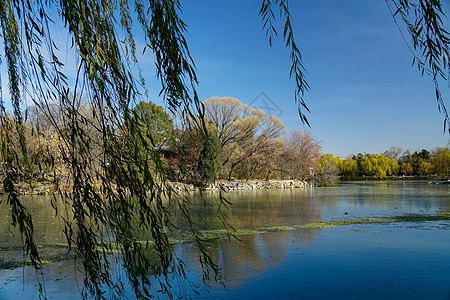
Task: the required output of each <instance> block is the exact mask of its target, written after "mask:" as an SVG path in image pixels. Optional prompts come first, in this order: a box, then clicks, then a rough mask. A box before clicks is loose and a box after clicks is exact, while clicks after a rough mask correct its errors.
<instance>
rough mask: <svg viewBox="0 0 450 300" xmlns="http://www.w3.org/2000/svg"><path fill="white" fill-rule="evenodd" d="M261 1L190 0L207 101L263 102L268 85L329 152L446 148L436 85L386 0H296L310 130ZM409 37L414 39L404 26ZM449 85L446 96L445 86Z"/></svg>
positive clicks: (285, 54) (297, 125)
mask: <svg viewBox="0 0 450 300" xmlns="http://www.w3.org/2000/svg"><path fill="white" fill-rule="evenodd" d="M260 3H261V1H259V0H258V1H257V0H252V1H238V0H232V1H209V0H201V1H200V0H198V1H187V2H184V5H183V11H184V14H183V18H184V21H185V22H186V23H187V24H188V31H189V34H188V42H189V45H190V50H191V53H192V56H193V58H194V60H195V62H196V66H197V71H198V76H199V79H200V86H199V89H198V91H199V95H200V97H201V99H207V98H210V97H213V96H219V97H220V96H229V97H235V98H237V99H239V100H240V101H241V102H243V103H246V104H255V103H257V104H258V105H257V106H260V107H261V106H263V105H261V103H262V102H261V101H260V100H261V96H260V97H259V98H258V96H259V95H260V93H261V92H263V93H264V94H263V96H262V98H264V99H265V97H267V98H269V99H270V101H267V100H266V104H267V103H269V104H270V103H271V102H273V103H275V107H272V108H274V110H272V112H276V116H277V117H278V118H279V119H280V120H281V121H282V122H283V123H284V124H285V125H286V128H287V130H292V129H302V130H303V129H306V130H310V131H311V132H312V133H313V134H314V135H315V136H316V137H317V138H318V139H320V140H322V146H323V151H324V152H330V153H333V154H335V155H339V156H347V155H350V154H353V153H354V154H356V153H358V152H361V153H382V152H383V151H385V150H386V149H388V148H389V147H391V146H398V147H401V148H403V149H410V150H412V151H416V150H419V151H420V150H421V149H428V150H431V149H433V148H435V147H437V146H446V144H447V142H448V139H449V134H448V133H445V134H444V131H443V116H442V115H441V114H440V113H439V111H438V109H437V104H436V99H435V93H434V86H433V83H432V82H431V79H430V78H429V77H427V76H425V77H422V76H421V75H420V73H419V72H418V70H417V67H412V54H411V52H410V51H409V50H408V47H407V45H406V43H405V41H404V40H403V38H402V35H401V34H400V31H399V30H398V28H397V27H396V24H395V22H394V21H393V18H392V16H391V13H390V12H389V9H388V7H387V5H386V2H385V1H384V0H354V1H353V0H351V1H348V0H346V1H335V0H321V1H290V2H289V8H290V9H291V13H292V19H293V27H294V34H295V39H296V41H297V44H298V45H299V48H300V51H301V52H302V54H303V60H304V64H305V67H306V70H307V75H306V79H307V81H308V83H309V85H310V87H311V89H310V91H309V92H307V94H306V95H305V99H306V103H307V104H308V106H309V108H310V110H311V113H310V114H308V115H307V116H308V119H309V121H310V124H311V128H307V127H305V126H304V125H303V124H302V123H301V121H300V119H299V117H298V112H297V106H296V104H295V102H294V90H295V84H294V82H293V80H290V79H289V68H290V60H289V50H288V49H286V48H285V47H284V43H283V41H282V39H281V38H278V39H276V40H275V41H274V42H273V47H269V45H268V41H267V39H266V38H265V32H264V31H262V22H261V17H260V16H258V11H259V8H260ZM447 8H448V7H447ZM279 25H280V26H279V27H278V31H279V33H280V34H281V33H282V26H281V25H282V24H279ZM405 37H406V38H407V40H408V41H409V39H408V36H407V32H405ZM442 92H443V95H444V98H445V100H446V103H449V100H448V98H449V97H450V93H449V89H448V86H447V85H446V84H445V85H444V86H443V87H442ZM264 95H266V96H264ZM255 99H256V100H255ZM267 106H270V105H267ZM277 108H279V109H280V110H281V112H280V111H279V110H277ZM266 112H267V111H266Z"/></svg>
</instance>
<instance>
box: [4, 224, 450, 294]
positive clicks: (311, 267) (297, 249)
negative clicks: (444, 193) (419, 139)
mask: <svg viewBox="0 0 450 300" xmlns="http://www.w3.org/2000/svg"><path fill="white" fill-rule="evenodd" d="M449 229H450V224H449V222H424V223H420V224H414V223H408V224H403V223H395V224H362V225H358V226H345V227H338V228H328V229H320V230H311V229H310V230H308V231H304V230H293V231H289V232H282V233H266V234H260V235H253V236H244V237H242V241H241V242H237V241H231V242H228V241H226V240H216V241H214V242H212V243H211V245H210V246H211V250H212V256H213V259H214V261H215V262H216V263H218V264H219V265H220V266H221V267H222V270H223V275H224V277H225V278H226V279H225V286H226V288H223V287H222V286H221V285H219V284H212V285H211V286H210V287H209V288H205V287H204V286H201V287H200V288H199V289H198V291H199V292H200V293H201V296H199V297H198V298H200V299H202V298H218V299H224V298H225V299H252V298H257V299H274V298H279V299H442V300H444V299H448V297H449V296H450V273H449V272H448V267H449V261H450V230H449ZM176 252H177V255H178V256H179V257H180V258H181V259H183V260H184V261H185V262H186V265H187V269H188V270H189V271H188V273H187V274H188V277H189V279H190V280H192V281H193V282H194V283H196V284H200V281H201V279H200V270H199V266H198V264H197V263H196V253H195V251H194V250H193V247H192V245H191V244H189V243H184V244H183V245H178V246H177V247H176ZM74 268H75V266H74V263H73V262H61V263H56V264H51V265H47V266H46V267H45V272H46V274H47V275H46V278H47V281H46V287H47V291H48V293H49V296H50V297H49V299H57V298H61V299H62V298H64V299H66V298H67V299H69V298H70V299H79V297H78V295H79V294H78V286H77V281H76V280H75V279H74V277H73V274H74ZM116 270H117V269H116ZM22 272H23V270H22V269H15V270H2V271H0V282H2V285H1V286H0V299H17V297H18V296H20V298H21V299H35V298H37V286H36V284H35V281H34V279H35V276H36V275H35V273H34V271H32V270H31V269H30V268H26V269H25V272H23V274H24V275H25V278H24V279H23V280H22ZM78 282H79V283H81V275H80V274H78ZM178 292H179V293H180V294H179V295H181V296H186V295H190V296H193V297H194V298H197V296H195V295H194V294H193V293H192V291H190V289H189V287H188V286H183V287H181V288H180V289H179V290H178ZM131 299H133V298H131Z"/></svg>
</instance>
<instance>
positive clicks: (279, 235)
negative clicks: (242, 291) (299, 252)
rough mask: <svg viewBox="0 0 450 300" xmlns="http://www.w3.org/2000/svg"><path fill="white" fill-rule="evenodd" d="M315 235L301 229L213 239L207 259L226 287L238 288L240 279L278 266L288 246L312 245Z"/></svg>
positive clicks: (310, 231)
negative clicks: (214, 265)
mask: <svg viewBox="0 0 450 300" xmlns="http://www.w3.org/2000/svg"><path fill="white" fill-rule="evenodd" d="M317 232H318V231H317V230H315V229H302V230H291V231H285V232H276V233H262V234H256V235H247V236H242V237H240V241H237V240H228V239H216V240H214V241H211V248H210V249H211V257H212V258H213V260H214V262H215V263H216V264H218V265H219V266H220V267H221V269H222V275H223V276H224V278H225V283H226V285H228V286H233V285H238V284H240V281H241V280H242V279H247V278H251V277H253V276H256V275H257V274H259V273H261V272H264V271H265V270H267V269H269V268H273V267H276V266H278V265H280V264H281V262H283V261H284V259H285V257H286V256H287V253H288V251H289V248H290V247H293V246H295V247H298V246H306V245H308V244H311V243H313V241H314V239H315V234H316V233H317ZM191 255H192V254H191Z"/></svg>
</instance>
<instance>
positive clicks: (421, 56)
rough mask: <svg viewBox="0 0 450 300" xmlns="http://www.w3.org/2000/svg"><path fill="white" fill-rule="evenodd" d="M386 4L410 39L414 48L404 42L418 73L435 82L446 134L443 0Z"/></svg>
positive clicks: (449, 38)
mask: <svg viewBox="0 0 450 300" xmlns="http://www.w3.org/2000/svg"><path fill="white" fill-rule="evenodd" d="M386 4H387V5H388V8H389V10H390V12H391V14H392V17H393V18H394V21H395V22H396V24H397V26H398V28H399V30H400V32H402V29H401V26H400V25H399V23H397V20H396V18H397V17H399V18H400V19H401V20H402V21H403V23H404V24H405V25H406V28H407V31H408V33H409V35H410V36H411V45H410V43H409V42H408V41H407V40H406V38H405V37H404V35H403V32H402V36H403V38H404V39H405V42H406V43H407V45H408V47H409V49H410V51H411V53H412V55H413V65H416V66H417V68H418V69H419V72H420V73H421V74H422V75H424V74H427V75H430V76H431V79H432V81H433V83H434V87H435V94H436V101H437V105H438V110H439V112H441V113H442V114H443V115H444V131H446V128H448V130H449V132H450V118H449V115H448V112H447V108H446V106H445V103H444V99H443V97H442V94H441V91H440V85H439V79H442V80H444V81H448V80H449V72H450V48H449V44H450V34H449V32H448V31H447V30H446V29H445V28H444V20H445V19H446V18H447V16H446V15H445V13H444V11H443V8H442V3H441V1H440V0H418V1H417V0H416V1H406V0H386Z"/></svg>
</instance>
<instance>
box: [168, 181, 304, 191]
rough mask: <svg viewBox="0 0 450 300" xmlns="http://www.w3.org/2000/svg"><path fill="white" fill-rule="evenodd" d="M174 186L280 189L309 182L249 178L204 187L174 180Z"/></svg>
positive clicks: (188, 187)
mask: <svg viewBox="0 0 450 300" xmlns="http://www.w3.org/2000/svg"><path fill="white" fill-rule="evenodd" d="M172 186H173V188H174V189H175V190H177V191H182V190H184V189H187V190H190V191H198V190H206V191H210V190H212V191H214V190H218V189H219V186H222V187H223V188H224V189H225V190H228V191H235V190H264V189H266V190H270V189H274V190H277V189H278V190H279V189H287V188H305V187H308V186H309V184H308V183H307V182H306V181H300V180H268V181H266V180H251V181H250V180H249V181H248V182H246V181H241V180H232V181H219V182H218V183H216V184H210V185H206V186H204V187H198V186H195V185H193V184H186V183H180V182H176V183H175V182H174V183H173V185H172Z"/></svg>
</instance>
